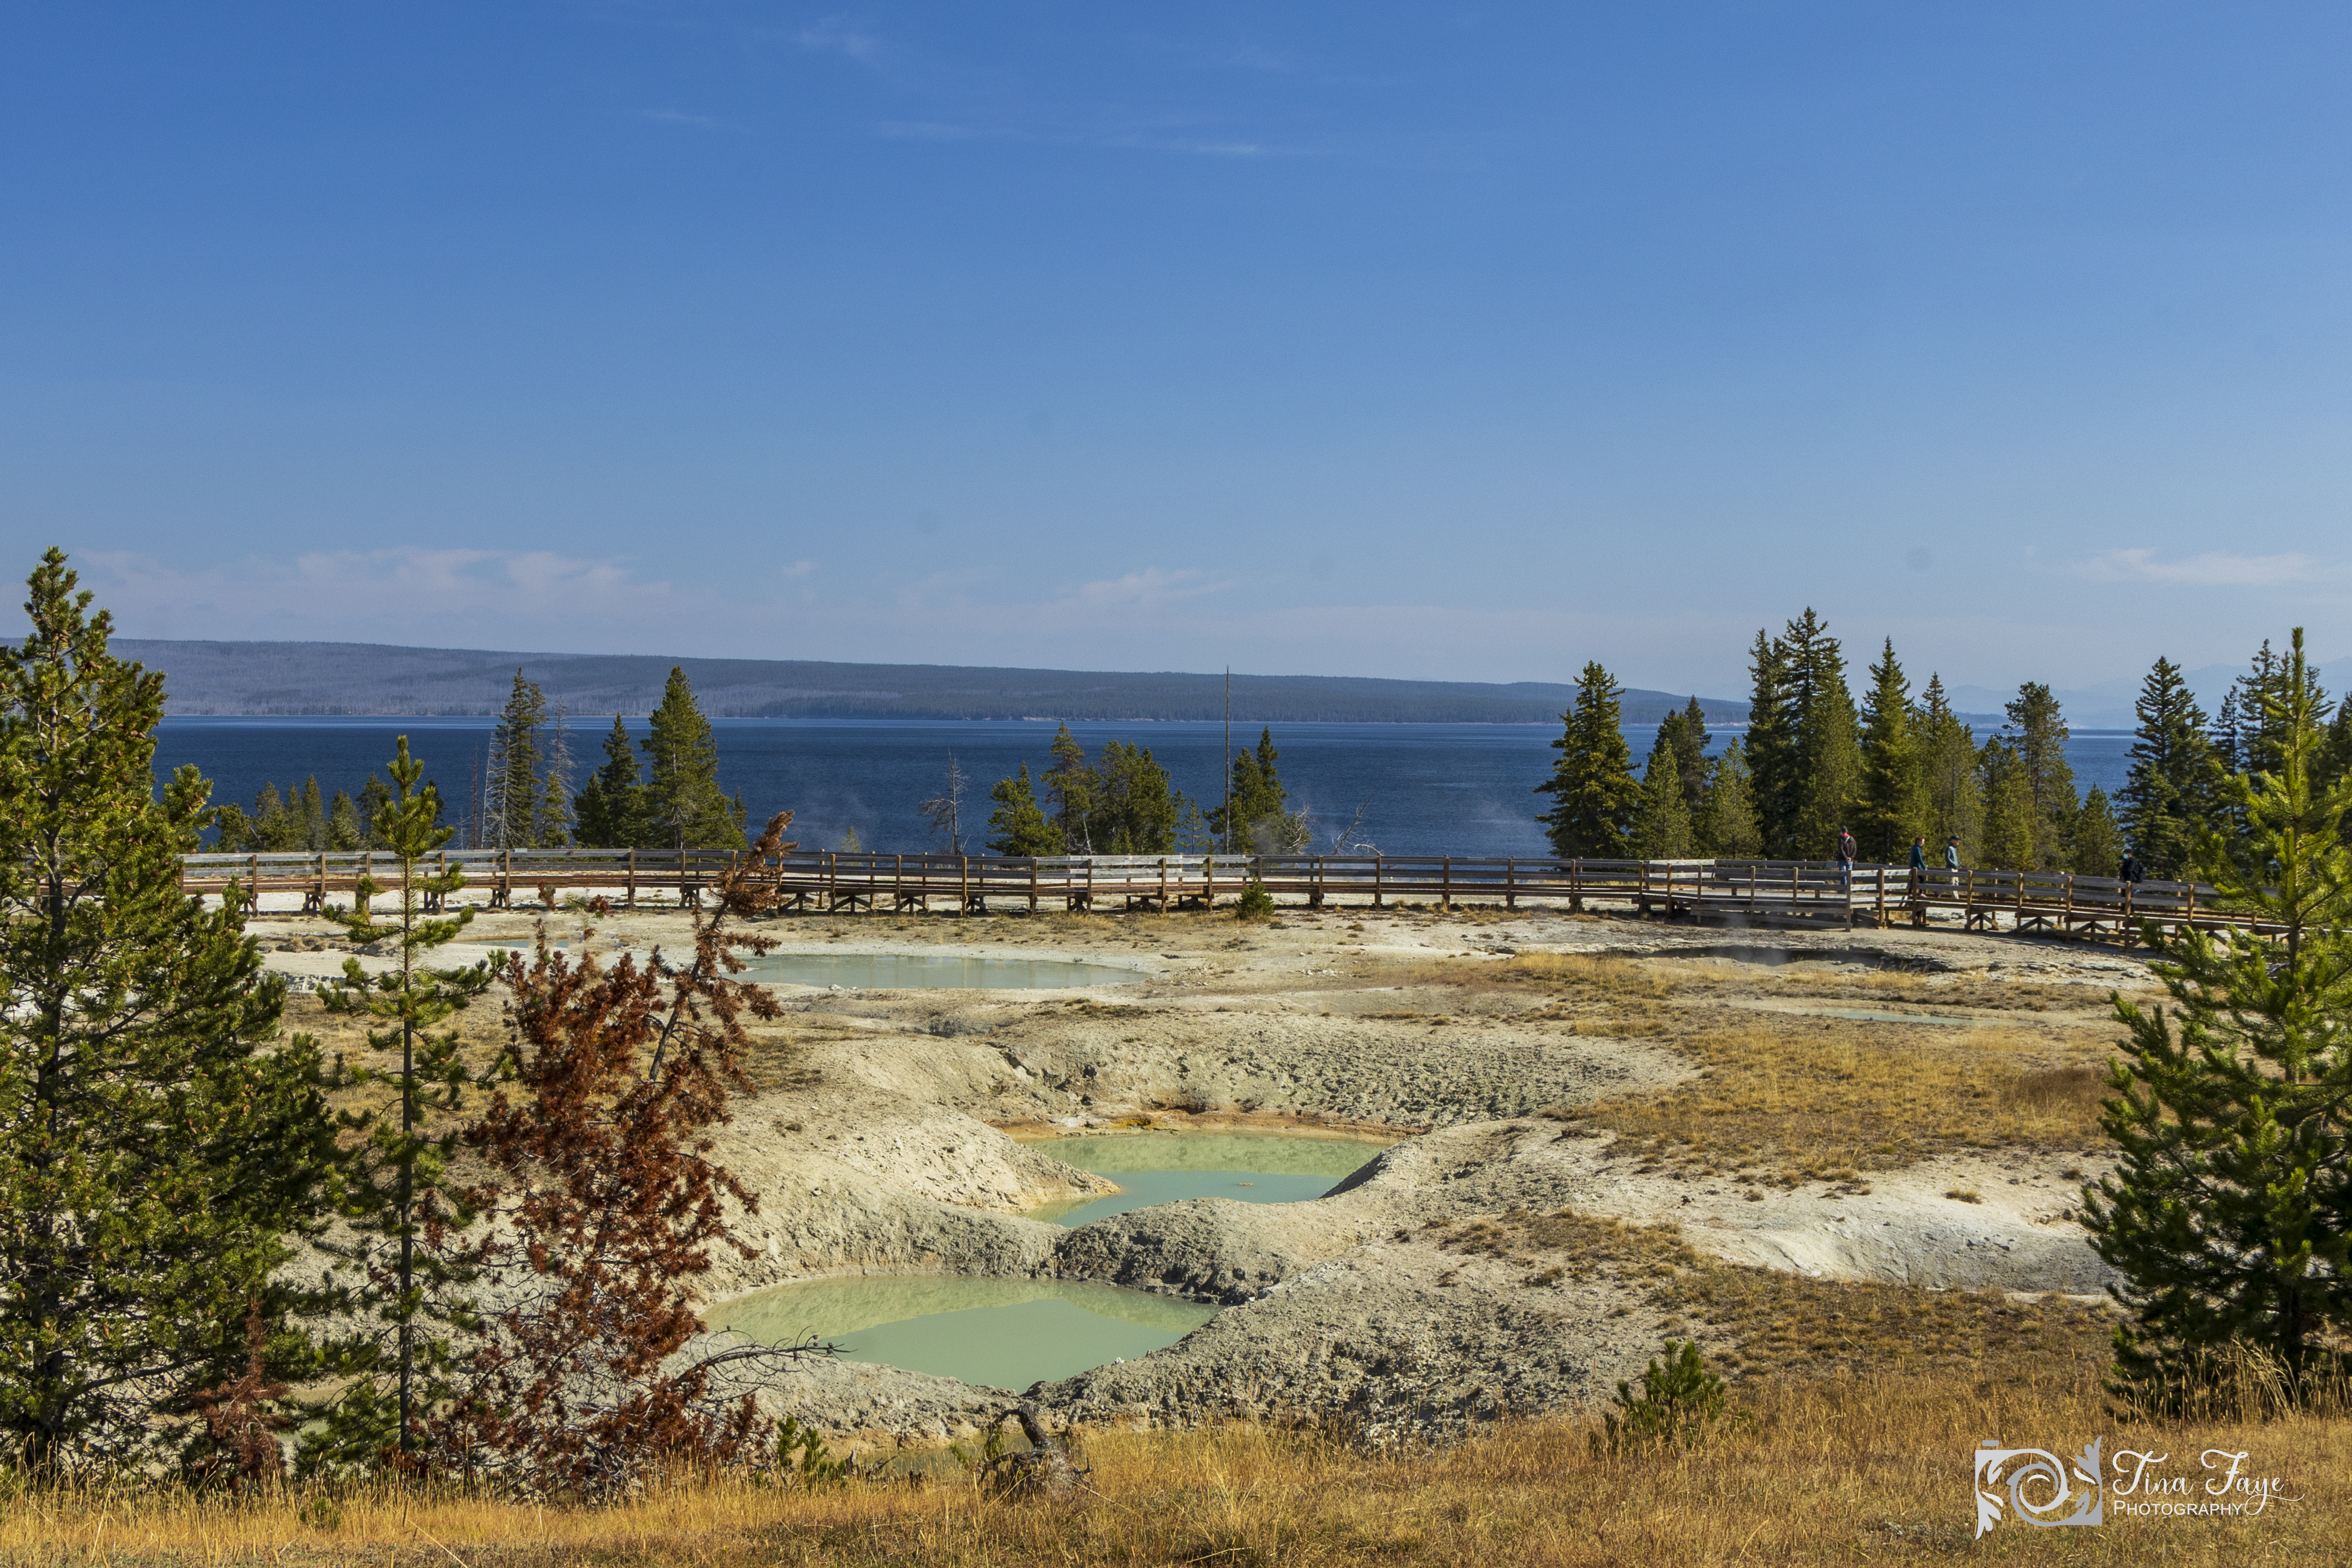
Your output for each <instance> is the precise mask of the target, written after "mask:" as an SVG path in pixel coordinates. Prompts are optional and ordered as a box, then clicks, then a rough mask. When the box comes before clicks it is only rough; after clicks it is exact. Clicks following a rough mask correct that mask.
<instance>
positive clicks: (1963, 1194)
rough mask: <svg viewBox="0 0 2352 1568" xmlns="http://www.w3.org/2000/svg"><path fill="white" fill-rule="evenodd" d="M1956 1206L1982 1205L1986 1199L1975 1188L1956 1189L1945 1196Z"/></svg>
mask: <svg viewBox="0 0 2352 1568" xmlns="http://www.w3.org/2000/svg"><path fill="white" fill-rule="evenodd" d="M1944 1195H1945V1196H1946V1197H1948V1198H1949V1199H1951V1200H1952V1201H1953V1202H1954V1203H1956V1204H1980V1203H1982V1202H1984V1198H1983V1197H1982V1196H1981V1195H1980V1194H1979V1193H1978V1192H1977V1190H1976V1189H1975V1188H1974V1187H1954V1188H1952V1189H1950V1190H1949V1191H1948V1192H1947V1193H1945V1194H1944Z"/></svg>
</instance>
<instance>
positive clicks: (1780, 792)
mask: <svg viewBox="0 0 2352 1568" xmlns="http://www.w3.org/2000/svg"><path fill="white" fill-rule="evenodd" d="M1748 669H1749V673H1750V674H1751V675H1752V677H1753V678H1754V690H1753V693H1752V695H1751V696H1750V698H1749V700H1748V739H1747V763H1748V781H1749V785H1750V791H1749V793H1750V795H1751V797H1752V798H1753V800H1754V802H1755V805H1756V823H1757V827H1758V829H1759V831H1760V832H1761V833H1762V834H1763V851H1762V852H1763V853H1764V854H1766V855H1786V854H1788V853H1789V852H1790V845H1791V844H1792V843H1793V842H1794V841H1795V839H1796V835H1797V817H1798V814H1799V812H1798V808H1799V805H1800V801H1799V798H1798V796H1799V790H1798V777H1797V773H1796V745H1797V739H1796V716H1795V713H1794V711H1793V710H1792V709H1791V707H1790V700H1789V689H1788V688H1789V664H1788V658H1787V657H1786V650H1785V649H1784V648H1783V647H1782V646H1781V645H1780V642H1779V641H1778V640H1776V639H1774V638H1772V637H1767V636H1766V635H1765V634H1764V633H1763V632H1762V631H1760V630H1759V632H1757V634H1756V647H1755V649H1754V651H1753V652H1752V653H1751V654H1750V656H1749V663H1748Z"/></svg>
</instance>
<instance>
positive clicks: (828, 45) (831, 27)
mask: <svg viewBox="0 0 2352 1568" xmlns="http://www.w3.org/2000/svg"><path fill="white" fill-rule="evenodd" d="M800 44H801V47H803V48H804V49H812V50H815V51H818V52H820V53H826V54H836V55H845V56H847V57H848V58H851V59H853V60H856V61H857V62H858V63H859V64H861V65H871V64H873V63H874V62H875V61H876V60H877V59H878V58H881V54H882V40H881V39H880V38H878V37H875V36H874V35H873V34H872V33H869V32H867V31H866V30H865V29H864V28H862V27H859V26H855V25H854V24H852V23H850V22H848V21H845V19H843V18H841V17H839V16H828V17H826V18H825V19H824V21H822V22H819V23H817V24H815V25H814V26H809V27H803V28H802V29H801V35H800Z"/></svg>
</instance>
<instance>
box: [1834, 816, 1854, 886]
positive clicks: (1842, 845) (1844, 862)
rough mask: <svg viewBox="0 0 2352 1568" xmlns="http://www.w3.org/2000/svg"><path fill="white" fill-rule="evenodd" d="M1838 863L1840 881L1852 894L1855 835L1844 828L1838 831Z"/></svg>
mask: <svg viewBox="0 0 2352 1568" xmlns="http://www.w3.org/2000/svg"><path fill="white" fill-rule="evenodd" d="M1837 863H1838V881H1839V883H1840V884H1841V885H1843V887H1844V888H1845V889H1846V890H1847V891H1848V892H1852V891H1853V834H1851V833H1849V832H1847V831H1846V830H1845V829H1844V828H1843V827H1841V828H1839V829H1838V840H1837Z"/></svg>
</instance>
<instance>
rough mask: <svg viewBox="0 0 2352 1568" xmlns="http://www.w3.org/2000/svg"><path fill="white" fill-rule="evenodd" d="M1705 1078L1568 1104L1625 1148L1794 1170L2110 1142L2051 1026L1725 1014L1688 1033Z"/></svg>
mask: <svg viewBox="0 0 2352 1568" xmlns="http://www.w3.org/2000/svg"><path fill="white" fill-rule="evenodd" d="M1677 1043H1678V1044H1679V1045H1680V1046H1681V1047H1683V1048H1684V1049H1686V1050H1688V1051H1689V1052H1690V1053H1691V1054H1692V1055H1693V1056H1694V1057H1696V1058H1697V1059H1698V1060H1699V1061H1700V1062H1701V1063H1702V1064H1704V1070H1703V1071H1702V1072H1701V1074H1700V1075H1699V1076H1697V1077H1696V1078H1693V1079H1686V1080H1685V1081H1684V1082H1682V1083H1679V1084H1676V1085H1675V1086H1674V1087H1672V1088H1669V1089H1661V1090H1657V1091H1654V1092H1653V1093H1650V1094H1645V1095H1634V1096H1628V1097H1626V1098H1625V1099H1622V1100H1608V1101H1604V1102H1601V1103H1599V1104H1595V1105H1590V1106H1585V1107H1582V1108H1580V1109H1579V1110H1575V1111H1573V1112H1571V1113H1564V1114H1566V1115H1568V1116H1569V1117H1570V1119H1571V1120H1573V1121H1577V1122H1578V1123H1580V1124H1582V1125H1586V1126H1590V1127H1592V1128H1595V1129H1602V1130H1606V1131H1613V1132H1616V1133H1618V1134H1619V1135H1620V1142H1619V1144H1618V1145H1617V1148H1618V1150H1619V1151H1620V1152H1623V1153H1626V1154H1631V1155H1634V1156H1636V1157H1639V1158H1643V1159H1650V1160H1672V1161H1675V1162H1676V1163H1685V1164H1690V1165H1694V1166H1696V1167H1698V1168H1701V1169H1705V1170H1708V1171H1739V1170H1742V1169H1748V1168H1753V1169H1754V1170H1755V1172H1756V1173H1759V1174H1762V1175H1767V1176H1770V1177H1774V1178H1777V1179H1780V1180H1783V1181H1792V1180H1797V1179H1812V1180H1823V1179H1832V1178H1834V1177H1835V1176H1837V1175H1838V1174H1840V1173H1843V1174H1844V1175H1846V1176H1848V1177H1851V1176H1852V1174H1853V1173H1856V1172H1861V1171H1870V1170H1892V1169H1895V1168H1896V1167H1898V1166H1901V1165H1906V1164H1909V1163H1913V1162H1914V1161H1916V1160H1920V1159H1923V1158H1926V1157H1927V1156H1928V1155H1931V1154H1937V1153H1945V1152H1951V1151H1955V1150H1961V1149H1993V1148H2002V1147H2009V1146H2015V1145H2032V1146H2038V1147H2042V1148H2059V1149H2084V1148H2091V1147H2095V1146H2096V1145H2097V1144H2098V1143H2099V1142H2100V1141H2101V1134H2100V1132H2099V1129H2098V1108H2099V1101H2100V1099H2101V1097H2102V1096H2103V1095H2104V1094H2105V1085H2104V1083H2103V1081H2102V1080H2101V1079H2100V1077H2099V1074H2098V1072H2097V1070H2096V1069H2095V1068H2094V1067H2093V1066H2092V1063H2091V1062H2090V1061H2089V1060H2084V1059H2082V1056H2083V1054H2084V1053H2080V1052H2078V1053H2076V1059H2074V1060H2072V1061H2063V1062H2062V1063H2060V1064H2058V1065H2053V1064H2052V1062H2051V1058H2052V1057H2053V1055H2054V1054H2056V1052H2057V1051H2058V1049H2059V1048H2060V1047H2057V1046H2056V1045H2054V1044H2053V1038H2052V1037H2051V1036H2049V1035H2047V1034H2044V1033H2035V1032H2029V1031H2011V1030H2007V1029H2003V1028H2000V1027H1997V1026H1989V1027H1985V1028H1978V1029H1970V1030H1968V1031H1966V1032H1965V1033H1963V1032H1961V1031H1957V1030H1950V1029H1941V1028H1936V1027H1932V1026H1926V1025H1914V1026H1905V1025H1887V1024H1873V1025H1863V1024H1855V1023H1852V1022H1848V1021H1844V1020H1840V1019H1828V1018H1824V1019H1806V1020H1793V1019H1792V1020H1791V1021H1790V1022H1788V1023H1785V1024H1783V1023H1779V1022H1768V1023H1755V1024H1736V1025H1723V1026H1714V1027H1703V1028H1699V1029H1696V1030H1694V1031H1693V1032H1691V1033H1690V1034H1689V1035H1688V1036H1686V1037H1684V1038H1682V1039H1680V1040H1679V1041H1678V1042H1677Z"/></svg>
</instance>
